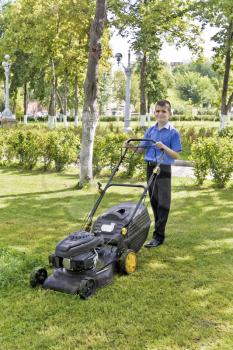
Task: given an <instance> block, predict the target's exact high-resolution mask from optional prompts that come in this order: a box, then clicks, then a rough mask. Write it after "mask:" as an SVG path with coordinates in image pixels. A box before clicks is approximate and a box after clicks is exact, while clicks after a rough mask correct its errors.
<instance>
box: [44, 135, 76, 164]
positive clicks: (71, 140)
mask: <svg viewBox="0 0 233 350" xmlns="http://www.w3.org/2000/svg"><path fill="white" fill-rule="evenodd" d="M79 150H80V140H79V138H78V137H77V136H76V135H75V134H74V133H72V132H69V131H68V130H67V131H51V132H50V134H48V135H47V137H46V139H45V143H44V148H43V159H44V168H45V169H46V168H47V167H48V166H49V165H50V164H51V162H52V161H54V163H55V169H56V171H61V170H63V169H64V167H65V166H66V165H69V164H71V163H74V162H76V161H77V157H78V153H79Z"/></svg>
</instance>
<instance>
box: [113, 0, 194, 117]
mask: <svg viewBox="0 0 233 350" xmlns="http://www.w3.org/2000/svg"><path fill="white" fill-rule="evenodd" d="M195 3H196V1H194V0H192V1H190V0H185V1H183V0H182V1H181V0H172V1H171V0H165V1H164V0H163V1H162V0H136V1H134V2H132V3H131V4H129V2H128V1H127V0H125V1H123V0H115V1H114V4H111V6H112V8H113V11H114V13H115V16H113V23H115V25H116V27H117V28H118V29H119V32H120V33H121V34H122V35H123V36H126V35H129V34H130V36H131V37H132V39H131V46H132V48H133V49H134V50H135V51H136V52H141V54H142V60H141V71H140V75H141V79H140V92H141V94H140V95H141V97H140V100H141V103H140V113H141V115H145V114H146V105H147V98H146V96H147V97H149V96H152V95H156V94H157V92H156V89H157V86H158V83H157V85H156V84H151V89H153V88H155V91H154V92H153V91H152V90H150V94H147V91H146V86H147V73H148V74H149V72H151V71H152V70H153V69H154V71H155V70H157V72H156V76H157V77H158V71H159V67H160V66H159V65H158V64H157V63H156V62H155V60H154V59H151V58H154V57H158V54H159V51H160V50H161V47H162V43H163V42H164V41H165V40H167V41H169V42H175V43H176V44H177V45H180V44H182V43H185V44H186V45H188V46H189V48H191V49H194V48H195V50H196V52H197V51H198V50H197V49H198V45H197V37H198V33H199V28H198V26H197V25H195V24H194V23H193V10H194V7H195ZM148 64H153V66H151V67H149V69H148V70H147V65H148ZM154 78H155V76H154ZM149 80H150V78H149Z"/></svg>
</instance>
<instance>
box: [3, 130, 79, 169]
mask: <svg viewBox="0 0 233 350" xmlns="http://www.w3.org/2000/svg"><path fill="white" fill-rule="evenodd" d="M79 149H80V141H79V137H78V136H77V135H76V134H75V133H74V132H73V131H71V130H53V131H47V130H46V129H43V128H42V129H37V128H34V129H32V128H31V129H27V128H20V127H19V128H16V129H8V130H7V129H1V130H0V163H1V164H2V165H11V164H17V165H19V166H20V167H22V168H24V169H28V170H31V169H33V168H35V166H36V165H41V164H43V168H44V170H47V169H49V168H51V167H52V166H54V167H55V169H56V170H57V171H61V170H62V169H63V168H64V167H65V166H66V165H68V164H71V163H74V162H75V161H76V160H77V154H78V153H79Z"/></svg>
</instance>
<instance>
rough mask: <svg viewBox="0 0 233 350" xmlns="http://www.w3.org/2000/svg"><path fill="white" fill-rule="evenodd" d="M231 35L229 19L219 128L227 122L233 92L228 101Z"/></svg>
mask: <svg viewBox="0 0 233 350" xmlns="http://www.w3.org/2000/svg"><path fill="white" fill-rule="evenodd" d="M232 36H233V20H231V21H230V23H229V27H228V30H227V40H226V58H225V72H224V79H223V89H222V106H221V122H220V128H221V129H223V128H224V127H225V126H227V124H228V116H227V114H228V111H229V110H230V108H231V103H232V100H233V94H232V95H231V96H230V98H229V101H227V93H228V87H229V76H230V67H231V47H232Z"/></svg>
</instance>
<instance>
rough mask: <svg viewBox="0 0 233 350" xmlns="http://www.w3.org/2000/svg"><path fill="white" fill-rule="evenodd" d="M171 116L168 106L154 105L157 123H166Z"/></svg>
mask: <svg viewBox="0 0 233 350" xmlns="http://www.w3.org/2000/svg"><path fill="white" fill-rule="evenodd" d="M170 116H171V112H170V110H169V107H168V106H166V105H165V106H163V107H162V106H159V105H156V106H155V118H156V120H157V122H158V123H159V124H166V123H167V122H168V120H169V118H170Z"/></svg>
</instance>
